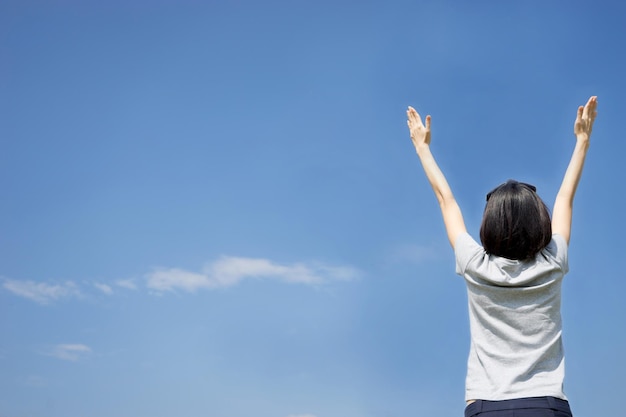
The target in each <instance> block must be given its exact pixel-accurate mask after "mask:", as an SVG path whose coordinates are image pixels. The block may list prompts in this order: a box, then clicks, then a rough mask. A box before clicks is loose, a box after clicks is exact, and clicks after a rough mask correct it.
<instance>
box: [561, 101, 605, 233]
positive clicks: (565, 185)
mask: <svg viewBox="0 0 626 417" xmlns="http://www.w3.org/2000/svg"><path fill="white" fill-rule="evenodd" d="M597 105H598V98H597V97H596V96H593V97H591V98H589V101H587V104H586V105H585V106H584V107H583V106H580V107H579V108H578V113H577V114H576V121H575V122H574V135H576V146H575V147H574V153H573V154H572V158H571V160H570V162H569V165H568V167H567V170H566V171H565V176H564V177H563V182H562V183H561V188H560V189H559V192H558V194H557V195H556V200H555V202H554V209H553V210H552V233H555V234H559V235H561V236H563V238H565V241H566V242H567V243H568V244H569V239H570V234H571V229H572V208H573V205H574V195H575V194H576V189H577V188H578V182H579V181H580V177H581V175H582V172H583V166H584V164H585V157H586V156H587V150H588V149H589V138H590V137H591V130H592V128H593V122H594V120H595V118H596V114H597V111H596V108H597Z"/></svg>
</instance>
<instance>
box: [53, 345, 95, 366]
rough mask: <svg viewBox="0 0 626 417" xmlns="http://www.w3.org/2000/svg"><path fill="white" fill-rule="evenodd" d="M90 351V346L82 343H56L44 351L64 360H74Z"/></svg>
mask: <svg viewBox="0 0 626 417" xmlns="http://www.w3.org/2000/svg"><path fill="white" fill-rule="evenodd" d="M90 353H91V348H90V347H89V346H86V345H82V344H61V345H56V346H53V347H52V348H50V349H49V350H47V351H45V352H44V355H46V356H52V357H55V358H57V359H62V360H64V361H71V362H76V361H78V360H79V359H81V358H83V357H85V356H86V355H88V354H90Z"/></svg>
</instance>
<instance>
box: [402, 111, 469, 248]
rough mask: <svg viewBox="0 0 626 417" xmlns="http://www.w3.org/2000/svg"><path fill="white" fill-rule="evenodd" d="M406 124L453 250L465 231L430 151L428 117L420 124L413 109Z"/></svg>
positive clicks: (418, 116) (449, 190)
mask: <svg viewBox="0 0 626 417" xmlns="http://www.w3.org/2000/svg"><path fill="white" fill-rule="evenodd" d="M407 118H408V121H407V124H408V126H409V131H410V133H411V140H412V141H413V145H414V146H415V151H416V152H417V155H418V156H419V158H420V162H421V163H422V167H423V168H424V172H425V173H426V177H427V178H428V181H429V182H430V185H431V187H432V188H433V191H434V192H435V197H437V201H438V202H439V207H440V208H441V214H442V215H443V222H444V224H445V226H446V232H447V234H448V240H449V241H450V245H452V248H454V245H455V242H456V239H457V237H459V235H460V234H461V233H464V232H466V231H467V229H466V228H465V222H464V221H463V214H462V213H461V208H460V207H459V205H458V204H457V202H456V199H455V198H454V195H453V194H452V190H451V189H450V186H449V185H448V181H447V180H446V177H445V175H444V174H443V172H442V171H441V169H440V168H439V165H437V161H435V157H434V156H433V154H432V152H431V151H430V119H431V118H430V116H426V124H425V125H424V124H423V123H422V118H421V117H420V115H419V114H418V113H417V111H415V109H414V108H413V107H409V109H408V110H407Z"/></svg>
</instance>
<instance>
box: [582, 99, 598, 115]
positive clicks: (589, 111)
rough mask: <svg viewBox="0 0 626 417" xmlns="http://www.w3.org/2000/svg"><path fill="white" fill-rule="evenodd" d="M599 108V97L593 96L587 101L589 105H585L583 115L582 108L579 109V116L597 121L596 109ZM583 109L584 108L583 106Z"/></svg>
mask: <svg viewBox="0 0 626 417" xmlns="http://www.w3.org/2000/svg"><path fill="white" fill-rule="evenodd" d="M597 106H598V97H597V96H591V97H589V100H587V104H585V107H584V109H583V111H582V113H581V111H580V108H579V109H578V114H579V117H582V118H583V119H591V120H593V119H595V117H596V114H597V112H596V107H597ZM581 107H582V106H581Z"/></svg>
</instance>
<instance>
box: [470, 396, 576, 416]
mask: <svg viewBox="0 0 626 417" xmlns="http://www.w3.org/2000/svg"><path fill="white" fill-rule="evenodd" d="M524 408H547V409H550V410H558V411H565V412H567V413H570V415H571V413H572V411H571V410H570V408H569V403H568V402H567V401H566V400H562V399H560V398H556V397H529V398H516V399H513V400H503V401H486V400H476V401H475V402H473V403H471V404H470V405H468V406H467V407H465V417H472V416H474V415H476V414H478V413H482V412H484V411H501V410H521V409H524Z"/></svg>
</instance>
